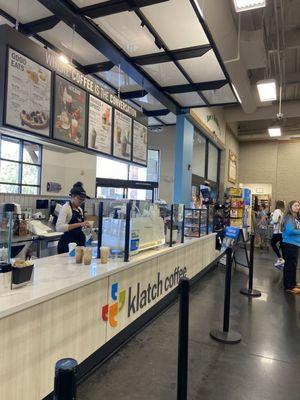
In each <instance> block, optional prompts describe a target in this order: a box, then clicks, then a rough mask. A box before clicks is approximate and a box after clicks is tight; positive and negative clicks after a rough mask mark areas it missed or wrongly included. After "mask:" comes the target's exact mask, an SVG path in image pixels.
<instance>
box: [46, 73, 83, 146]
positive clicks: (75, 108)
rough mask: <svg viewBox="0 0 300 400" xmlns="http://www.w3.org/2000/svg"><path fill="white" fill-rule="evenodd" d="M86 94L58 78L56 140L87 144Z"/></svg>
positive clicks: (55, 117) (56, 84)
mask: <svg viewBox="0 0 300 400" xmlns="http://www.w3.org/2000/svg"><path fill="white" fill-rule="evenodd" d="M85 121H86V93H85V91H84V90H82V89H80V88H79V87H78V86H76V85H73V84H72V83H70V82H69V81H67V80H66V79H63V78H61V77H60V76H56V79H55V104H54V127H53V134H54V138H55V139H58V140H62V141H64V142H69V143H72V144H75V145H80V146H84V144H85Z"/></svg>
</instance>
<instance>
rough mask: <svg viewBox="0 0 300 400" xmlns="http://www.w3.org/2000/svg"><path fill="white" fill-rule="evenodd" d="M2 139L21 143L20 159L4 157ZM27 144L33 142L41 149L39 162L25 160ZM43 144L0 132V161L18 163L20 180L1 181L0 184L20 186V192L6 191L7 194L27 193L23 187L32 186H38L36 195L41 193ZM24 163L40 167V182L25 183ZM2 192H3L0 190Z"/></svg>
mask: <svg viewBox="0 0 300 400" xmlns="http://www.w3.org/2000/svg"><path fill="white" fill-rule="evenodd" d="M2 140H5V141H8V142H9V141H11V142H17V143H18V144H19V146H20V147H19V159H18V160H11V159H9V158H5V157H2ZM26 144H32V145H35V146H37V147H38V149H39V162H38V163H29V162H27V161H23V160H24V147H25V146H24V145H26ZM42 158H43V146H42V145H41V144H38V143H35V142H32V141H30V140H26V139H20V138H15V137H12V136H9V135H5V134H1V133H0V162H1V161H6V162H10V163H14V164H17V165H18V182H15V183H14V182H7V181H6V182H5V181H0V185H11V186H17V187H18V192H5V194H8V193H9V194H11V195H14V194H24V195H25V194H26V193H22V189H23V187H30V188H37V193H35V194H34V195H40V194H41V186H42V164H43V160H42ZM24 165H30V166H35V167H38V184H37V185H33V184H27V183H23V182H22V180H23V166H24ZM0 193H3V192H1V191H0Z"/></svg>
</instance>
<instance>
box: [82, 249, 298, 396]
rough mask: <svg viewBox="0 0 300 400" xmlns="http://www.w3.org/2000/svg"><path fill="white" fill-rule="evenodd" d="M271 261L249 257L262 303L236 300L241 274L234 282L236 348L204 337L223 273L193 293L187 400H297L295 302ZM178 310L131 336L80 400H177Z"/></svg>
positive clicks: (215, 316) (215, 317)
mask: <svg viewBox="0 0 300 400" xmlns="http://www.w3.org/2000/svg"><path fill="white" fill-rule="evenodd" d="M272 261H273V256H269V255H266V254H259V255H257V256H256V259H255V262H256V282H255V287H256V288H258V289H260V290H261V291H262V292H263V296H262V298H261V299H255V300H252V301H251V300H250V301H249V300H248V299H247V298H245V297H244V296H241V295H240V294H239V289H240V288H241V287H244V286H245V285H246V282H247V277H246V274H245V271H243V270H241V271H237V272H236V273H235V276H234V279H233V296H232V299H233V300H232V325H233V326H235V327H236V328H237V329H239V330H240V332H241V333H242V335H243V340H242V342H241V343H240V344H238V345H234V346H230V345H229V346H228V345H222V344H219V343H216V342H214V341H213V340H211V339H210V337H209V331H210V329H211V328H212V327H215V326H217V325H218V324H220V323H221V320H220V317H221V315H220V314H221V311H222V310H221V308H222V304H221V302H222V300H223V282H224V273H223V272H222V271H221V270H220V269H215V270H213V271H212V272H210V273H209V274H207V275H206V276H205V277H204V278H203V279H202V280H201V281H200V282H199V283H198V284H197V285H196V287H194V288H193V290H192V293H191V304H190V307H191V310H190V343H189V346H190V353H189V354H190V357H189V397H188V398H189V400H254V399H260V400H283V399H288V400H298V399H299V396H300V380H299V369H300V296H299V297H297V298H295V297H293V295H290V294H285V293H284V292H283V291H282V289H281V273H280V272H278V271H276V270H275V269H274V268H273V266H272ZM177 318H178V304H177V303H176V304H174V305H173V306H172V307H170V308H169V309H168V310H167V311H166V312H165V313H164V314H162V315H161V316H160V317H159V318H158V319H156V320H155V321H154V322H153V323H152V324H151V325H150V326H148V327H147V328H146V329H145V330H143V331H142V332H141V333H140V334H139V335H137V336H136V337H135V338H134V339H133V340H132V341H131V342H130V343H129V344H128V345H126V346H125V347H124V348H123V349H122V350H121V351H119V352H118V353H117V354H116V355H115V356H114V357H113V358H111V359H110V360H109V361H108V362H107V363H106V364H104V365H103V366H102V367H101V368H100V369H98V370H97V371H96V372H95V373H94V374H93V375H92V376H91V377H90V378H89V379H88V380H87V381H85V382H84V383H83V384H82V385H81V386H80V387H79V393H78V399H79V400H106V399H111V398H114V399H115V400H121V399H122V400H169V399H174V400H175V399H176V373H177V370H176V357H177V325H178V320H177Z"/></svg>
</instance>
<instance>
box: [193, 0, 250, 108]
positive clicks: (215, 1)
mask: <svg viewBox="0 0 300 400" xmlns="http://www.w3.org/2000/svg"><path fill="white" fill-rule="evenodd" d="M197 2H198V4H199V7H200V8H202V9H203V15H204V20H205V22H206V24H207V26H208V27H209V29H210V31H211V34H212V36H213V38H214V41H215V43H216V46H217V48H218V50H219V52H220V54H221V57H222V59H223V61H224V62H226V60H234V59H236V60H235V61H232V62H229V63H225V66H226V69H227V71H228V73H229V75H230V78H231V80H232V82H233V84H234V86H235V87H236V89H237V91H238V93H239V96H240V98H241V100H242V104H241V105H242V108H243V110H244V111H245V112H246V113H247V114H250V113H253V112H254V111H255V110H256V101H255V98H254V95H253V93H252V89H251V84H250V80H249V77H248V74H247V69H246V67H245V64H244V62H243V56H242V55H241V56H240V57H237V55H238V33H237V29H236V26H235V24H234V20H233V17H232V14H231V5H230V0H209V1H205V2H204V3H203V1H202V0H197ZM203 6H204V7H203Z"/></svg>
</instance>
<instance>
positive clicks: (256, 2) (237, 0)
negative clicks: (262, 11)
mask: <svg viewBox="0 0 300 400" xmlns="http://www.w3.org/2000/svg"><path fill="white" fill-rule="evenodd" d="M233 2H234V7H235V11H236V12H241V11H248V10H254V9H255V8H262V7H266V0H233Z"/></svg>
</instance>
